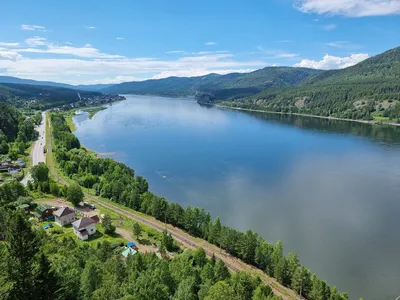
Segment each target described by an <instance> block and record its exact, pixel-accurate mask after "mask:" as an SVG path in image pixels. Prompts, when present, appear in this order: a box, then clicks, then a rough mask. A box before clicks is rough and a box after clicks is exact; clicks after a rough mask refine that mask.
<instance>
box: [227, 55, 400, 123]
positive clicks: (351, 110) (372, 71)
mask: <svg viewBox="0 0 400 300" xmlns="http://www.w3.org/2000/svg"><path fill="white" fill-rule="evenodd" d="M220 104H222V105H224V106H230V107H240V108H247V109H256V110H264V111H273V112H284V113H302V114H312V115H320V116H331V117H339V118H348V119H363V120H374V119H375V120H377V121H391V122H400V47H398V48H395V49H392V50H389V51H386V52H384V53H382V54H379V55H377V56H374V57H371V58H369V59H367V60H365V61H363V62H361V63H359V64H357V65H355V66H353V67H349V68H346V69H341V70H330V71H324V72H322V73H319V74H316V75H314V76H312V77H310V78H308V79H306V80H304V82H302V83H301V84H300V85H299V86H297V87H292V88H285V89H274V90H268V91H264V92H261V93H259V94H257V95H254V96H251V97H242V98H241V99H238V100H236V101H225V102H221V103H220Z"/></svg>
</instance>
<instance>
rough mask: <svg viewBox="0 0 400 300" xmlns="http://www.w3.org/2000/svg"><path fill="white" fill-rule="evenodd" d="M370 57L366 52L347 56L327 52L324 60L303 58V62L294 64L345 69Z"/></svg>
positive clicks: (326, 68) (314, 67)
mask: <svg viewBox="0 0 400 300" xmlns="http://www.w3.org/2000/svg"><path fill="white" fill-rule="evenodd" d="M368 57H369V55H368V54H366V53H357V54H352V55H350V56H347V57H338V56H332V55H328V54H326V55H325V56H324V57H323V58H322V60H309V59H303V60H302V61H301V62H299V63H297V64H295V65H294V67H304V68H313V69H323V70H330V69H343V68H347V67H351V66H354V65H355V64H358V63H359V62H361V61H363V60H365V59H367V58H368Z"/></svg>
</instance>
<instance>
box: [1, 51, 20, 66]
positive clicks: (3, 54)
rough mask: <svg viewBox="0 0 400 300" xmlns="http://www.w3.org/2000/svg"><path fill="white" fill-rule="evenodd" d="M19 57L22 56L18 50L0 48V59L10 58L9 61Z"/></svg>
mask: <svg viewBox="0 0 400 300" xmlns="http://www.w3.org/2000/svg"><path fill="white" fill-rule="evenodd" d="M21 57H22V56H21V55H20V54H19V53H18V52H15V51H13V50H6V49H2V48H0V61H1V60H3V59H4V60H10V61H17V60H18V59H20V58H21ZM0 65H1V62H0Z"/></svg>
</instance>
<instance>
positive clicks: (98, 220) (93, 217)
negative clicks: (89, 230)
mask: <svg viewBox="0 0 400 300" xmlns="http://www.w3.org/2000/svg"><path fill="white" fill-rule="evenodd" d="M90 218H91V219H93V220H94V221H95V222H96V223H100V218H99V216H98V215H94V216H91V217H90Z"/></svg>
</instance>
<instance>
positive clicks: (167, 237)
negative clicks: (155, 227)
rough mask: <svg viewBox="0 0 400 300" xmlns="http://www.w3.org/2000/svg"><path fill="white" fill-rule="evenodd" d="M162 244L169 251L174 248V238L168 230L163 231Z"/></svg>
mask: <svg viewBox="0 0 400 300" xmlns="http://www.w3.org/2000/svg"><path fill="white" fill-rule="evenodd" d="M161 246H162V247H164V248H165V249H166V250H167V251H173V250H174V248H175V247H174V238H173V237H172V235H171V234H170V233H168V231H167V230H164V231H163V235H162V239H161Z"/></svg>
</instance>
